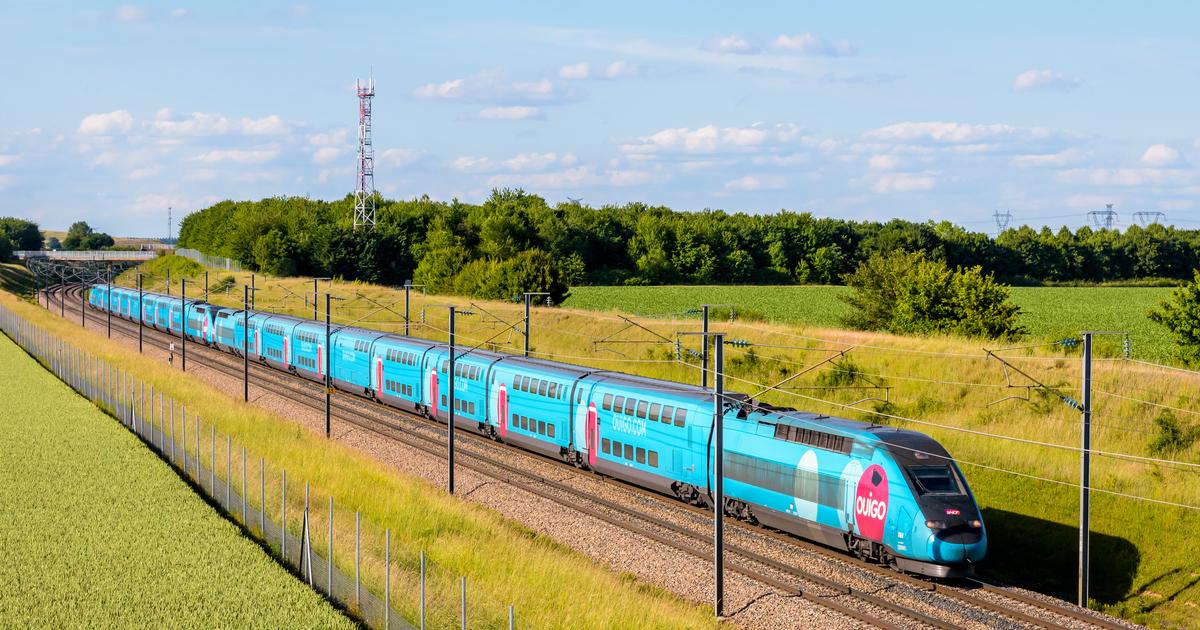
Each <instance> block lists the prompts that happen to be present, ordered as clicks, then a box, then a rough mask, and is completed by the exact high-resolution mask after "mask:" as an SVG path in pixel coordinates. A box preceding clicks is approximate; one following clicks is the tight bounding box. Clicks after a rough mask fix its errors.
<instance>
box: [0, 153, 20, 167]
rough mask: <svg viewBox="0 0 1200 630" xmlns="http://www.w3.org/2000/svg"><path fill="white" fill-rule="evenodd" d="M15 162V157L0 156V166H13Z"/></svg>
mask: <svg viewBox="0 0 1200 630" xmlns="http://www.w3.org/2000/svg"><path fill="white" fill-rule="evenodd" d="M16 161H17V156H15V155H11V154H8V155H4V154H0V166H8V165H10V164H13V163H14V162H16Z"/></svg>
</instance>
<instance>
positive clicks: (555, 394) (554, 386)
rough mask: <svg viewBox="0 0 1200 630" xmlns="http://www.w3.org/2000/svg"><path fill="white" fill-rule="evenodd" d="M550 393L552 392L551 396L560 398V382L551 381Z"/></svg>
mask: <svg viewBox="0 0 1200 630" xmlns="http://www.w3.org/2000/svg"><path fill="white" fill-rule="evenodd" d="M548 393H549V394H550V397H551V398H558V383H550V389H549V391H548Z"/></svg>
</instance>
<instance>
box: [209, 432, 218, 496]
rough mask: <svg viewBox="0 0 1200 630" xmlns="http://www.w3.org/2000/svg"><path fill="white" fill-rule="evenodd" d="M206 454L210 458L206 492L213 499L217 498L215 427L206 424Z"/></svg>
mask: <svg viewBox="0 0 1200 630" xmlns="http://www.w3.org/2000/svg"><path fill="white" fill-rule="evenodd" d="M208 430H209V435H210V437H209V438H208V455H209V457H211V458H212V461H211V462H209V466H208V492H209V494H211V495H212V497H213V499H216V498H217V427H216V426H215V425H211V424H210V425H208Z"/></svg>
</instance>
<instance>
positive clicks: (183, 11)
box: [171, 7, 192, 18]
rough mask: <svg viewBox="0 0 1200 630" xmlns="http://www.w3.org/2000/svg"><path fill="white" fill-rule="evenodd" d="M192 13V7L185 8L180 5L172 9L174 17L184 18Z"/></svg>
mask: <svg viewBox="0 0 1200 630" xmlns="http://www.w3.org/2000/svg"><path fill="white" fill-rule="evenodd" d="M191 14H192V10H191V9H185V8H183V7H179V8H178V9H171V17H173V18H184V17H187V16H189V15H191Z"/></svg>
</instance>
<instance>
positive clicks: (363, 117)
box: [354, 77, 375, 230]
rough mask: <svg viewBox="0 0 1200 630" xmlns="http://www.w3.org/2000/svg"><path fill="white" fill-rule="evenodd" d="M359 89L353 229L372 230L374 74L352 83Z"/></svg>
mask: <svg viewBox="0 0 1200 630" xmlns="http://www.w3.org/2000/svg"><path fill="white" fill-rule="evenodd" d="M354 88H355V91H356V92H358V178H357V180H356V181H355V183H354V229H356V230H357V229H358V228H359V227H360V226H361V227H366V228H369V229H375V149H374V148H372V147H371V99H372V98H374V96H375V77H371V78H369V79H367V84H366V85H363V84H362V82H361V81H355V82H354Z"/></svg>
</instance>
